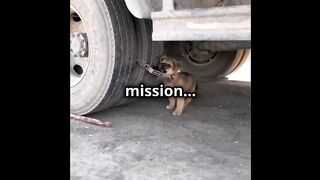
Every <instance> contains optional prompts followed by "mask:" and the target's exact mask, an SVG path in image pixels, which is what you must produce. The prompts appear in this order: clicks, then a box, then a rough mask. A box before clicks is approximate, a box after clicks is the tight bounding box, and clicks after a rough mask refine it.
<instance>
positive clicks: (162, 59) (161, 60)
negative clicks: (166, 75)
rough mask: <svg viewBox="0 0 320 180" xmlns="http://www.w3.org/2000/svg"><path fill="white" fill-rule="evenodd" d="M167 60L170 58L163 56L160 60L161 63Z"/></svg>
mask: <svg viewBox="0 0 320 180" xmlns="http://www.w3.org/2000/svg"><path fill="white" fill-rule="evenodd" d="M165 59H168V56H167V55H163V56H161V58H160V62H163V61H164V60H165Z"/></svg>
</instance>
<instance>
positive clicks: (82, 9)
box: [70, 0, 142, 115]
mask: <svg viewBox="0 0 320 180" xmlns="http://www.w3.org/2000/svg"><path fill="white" fill-rule="evenodd" d="M70 13H71V19H70V29H71V33H75V32H76V31H81V32H82V33H86V36H87V43H88V45H87V47H88V56H87V58H73V57H71V56H70V63H71V67H70V78H71V87H70V98H71V99H70V101H71V102H70V111H71V113H74V114H78V115H84V114H89V113H93V112H98V111H101V110H103V109H106V108H108V107H111V106H113V105H115V104H117V103H118V102H119V101H121V100H122V99H123V92H124V88H125V86H126V85H128V84H129V81H130V79H131V78H130V77H131V75H132V73H133V66H135V60H136V59H135V58H136V50H137V46H136V36H135V29H134V24H133V21H132V16H131V14H130V13H129V11H128V10H127V7H126V5H125V4H124V2H123V1H122V0H105V1H103V0H90V1H83V0H71V11H70ZM77 16H78V17H77ZM79 23H83V26H84V27H83V28H79V27H80V26H79V25H78V24H79ZM72 31H73V32H72ZM70 42H71V41H70ZM75 47H76V45H75ZM79 64H80V65H79ZM75 72H76V73H77V74H76V73H75ZM139 78H140V76H139ZM141 78H142V77H141ZM138 81H139V80H137V82H138Z"/></svg>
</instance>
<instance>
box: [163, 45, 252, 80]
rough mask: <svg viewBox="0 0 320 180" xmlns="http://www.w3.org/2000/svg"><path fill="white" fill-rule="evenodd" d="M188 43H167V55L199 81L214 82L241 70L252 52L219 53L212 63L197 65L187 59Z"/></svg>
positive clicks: (247, 50) (165, 46)
mask: <svg viewBox="0 0 320 180" xmlns="http://www.w3.org/2000/svg"><path fill="white" fill-rule="evenodd" d="M187 43H188V42H184V41H180V42H178V41H172V42H165V45H164V49H165V54H167V55H169V56H172V57H175V58H176V59H177V60H179V61H180V64H181V66H182V70H183V71H186V72H189V73H191V74H193V75H194V76H195V77H196V79H197V80H198V81H212V80H218V79H221V78H224V77H226V76H227V75H229V74H231V73H232V72H234V71H236V70H237V69H239V68H240V67H241V65H242V64H243V63H244V62H245V61H246V60H247V57H248V55H249V54H250V52H251V51H250V49H239V50H233V51H218V52H215V55H214V57H213V58H211V59H210V61H209V60H206V61H207V62H206V63H203V62H201V63H200V62H199V63H197V62H196V61H192V60H191V58H187V57H186V54H188V52H187V50H186V47H187V46H186V44H187Z"/></svg>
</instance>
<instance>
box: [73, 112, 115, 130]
mask: <svg viewBox="0 0 320 180" xmlns="http://www.w3.org/2000/svg"><path fill="white" fill-rule="evenodd" d="M70 118H71V119H74V120H77V121H82V122H86V123H90V124H95V125H100V126H104V127H112V124H111V122H102V121H99V120H98V119H94V118H89V117H84V116H78V115H75V114H70Z"/></svg>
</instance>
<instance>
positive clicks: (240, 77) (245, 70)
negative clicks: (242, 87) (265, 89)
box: [227, 54, 251, 82]
mask: <svg viewBox="0 0 320 180" xmlns="http://www.w3.org/2000/svg"><path fill="white" fill-rule="evenodd" d="M227 77H228V79H229V80H235V81H247V82H251V54H250V55H249V56H248V60H247V61H246V62H245V63H244V64H243V65H242V66H241V67H240V69H238V70H237V71H235V72H233V73H232V74H230V75H228V76H227Z"/></svg>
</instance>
